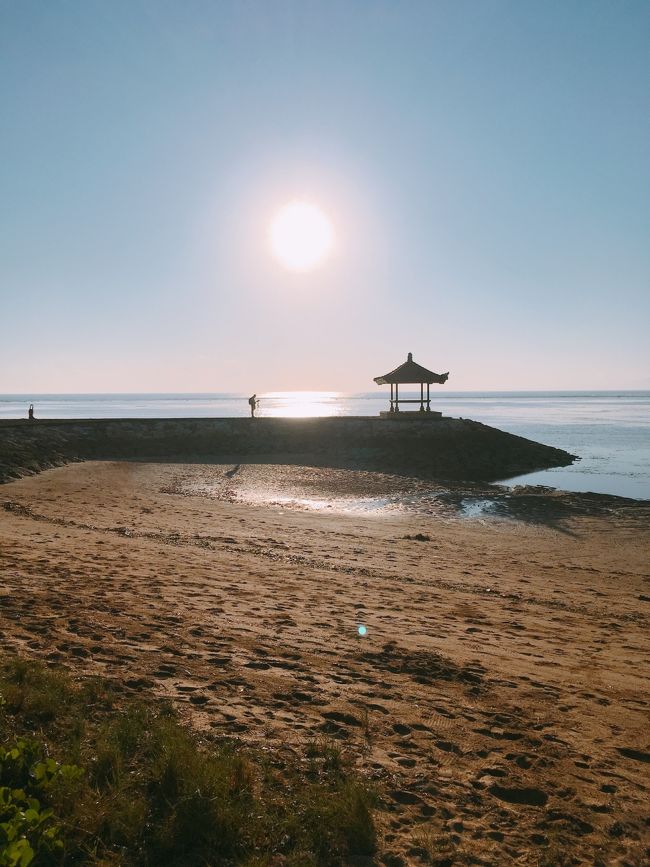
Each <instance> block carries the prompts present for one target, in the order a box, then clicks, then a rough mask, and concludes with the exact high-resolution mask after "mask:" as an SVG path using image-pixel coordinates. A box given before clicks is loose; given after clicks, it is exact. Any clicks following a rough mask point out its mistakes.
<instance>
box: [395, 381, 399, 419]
mask: <svg viewBox="0 0 650 867" xmlns="http://www.w3.org/2000/svg"><path fill="white" fill-rule="evenodd" d="M395 412H399V385H398V384H397V383H395Z"/></svg>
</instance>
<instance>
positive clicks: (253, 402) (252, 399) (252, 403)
mask: <svg viewBox="0 0 650 867" xmlns="http://www.w3.org/2000/svg"><path fill="white" fill-rule="evenodd" d="M258 403H259V401H258V399H257V395H256V394H253V395H251V397H249V398H248V405H249V406H250V408H251V418H255V409H256V407H257V404H258Z"/></svg>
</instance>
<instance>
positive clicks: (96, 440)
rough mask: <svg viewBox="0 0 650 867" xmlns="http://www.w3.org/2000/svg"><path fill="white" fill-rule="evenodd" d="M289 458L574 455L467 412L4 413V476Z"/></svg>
mask: <svg viewBox="0 0 650 867" xmlns="http://www.w3.org/2000/svg"><path fill="white" fill-rule="evenodd" d="M253 459H254V461H255V462H256V463H264V462H268V463H280V462H281V463H293V464H307V465H314V466H330V467H343V468H348V469H364V470H375V471H381V472H394V473H407V474H409V475H413V476H419V477H422V478H432V479H433V478H438V479H450V480H451V479H454V480H467V481H494V480H497V479H502V478H506V477H508V476H514V475H519V474H521V473H526V472H533V471H534V470H539V469H547V468H550V467H557V466H566V465H567V464H570V463H572V462H573V460H574V459H575V456H574V455H570V454H569V453H568V452H565V451H563V450H561V449H556V448H552V447H550V446H546V445H542V444H541V443H537V442H533V441H532V440H527V439H524V438H523V437H518V436H515V435H513V434H509V433H505V432H504V431H501V430H498V429H496V428H492V427H489V426H488V425H484V424H481V423H480V422H475V421H470V420H468V419H452V418H443V419H438V420H435V421H434V420H429V419H422V420H419V419H413V420H409V421H403V420H396V421H392V420H390V419H381V418H372V417H345V418H315V419H294V418H258V419H249V418H214V419H205V418H200V419H191V418H184V419H74V420H53V419H46V420H39V421H36V422H28V421H25V420H18V421H8V420H5V421H2V422H0V482H6V481H8V480H10V479H13V478H18V477H20V476H24V475H29V474H31V473H36V472H39V471H41V470H43V469H47V468H49V467H53V466H59V465H62V464H65V463H69V462H71V461H77V460H137V461H179V462H186V461H187V462H194V461H200V462H203V463H205V462H210V461H211V460H214V461H220V462H222V461H225V460H228V461H229V460H232V461H233V462H239V461H242V462H246V461H247V460H249V461H250V460H253Z"/></svg>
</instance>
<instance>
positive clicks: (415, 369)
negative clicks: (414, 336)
mask: <svg viewBox="0 0 650 867" xmlns="http://www.w3.org/2000/svg"><path fill="white" fill-rule="evenodd" d="M448 378H449V373H434V372H433V371H432V370H427V369H426V367H422V365H421V364H416V363H415V361H413V353H412V352H409V354H408V358H407V359H406V361H405V362H404V364H400V366H399V367H396V368H395V370H391V372H390V373H385V374H384V375H383V376H376V377H375V382H376V383H377V385H391V384H392V385H395V384H397V385H402V384H412V383H416V382H428V383H432V382H437V383H439V384H440V385H442V384H443V383H445V382H447V379H448Z"/></svg>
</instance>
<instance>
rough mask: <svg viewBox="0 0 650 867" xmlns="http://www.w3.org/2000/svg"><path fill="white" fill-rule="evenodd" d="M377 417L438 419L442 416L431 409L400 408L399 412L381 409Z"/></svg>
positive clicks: (413, 419) (407, 419)
mask: <svg viewBox="0 0 650 867" xmlns="http://www.w3.org/2000/svg"><path fill="white" fill-rule="evenodd" d="M379 417H380V418H389V419H392V420H393V421H438V420H439V419H441V418H442V413H441V412H434V411H433V410H431V409H427V410H425V411H424V412H422V411H421V410H419V409H417V410H410V411H409V410H403V409H401V410H400V411H399V412H395V411H394V410H393V411H392V412H391V411H390V410H385V411H384V410H382V412H380V413H379Z"/></svg>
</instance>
